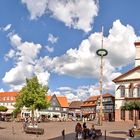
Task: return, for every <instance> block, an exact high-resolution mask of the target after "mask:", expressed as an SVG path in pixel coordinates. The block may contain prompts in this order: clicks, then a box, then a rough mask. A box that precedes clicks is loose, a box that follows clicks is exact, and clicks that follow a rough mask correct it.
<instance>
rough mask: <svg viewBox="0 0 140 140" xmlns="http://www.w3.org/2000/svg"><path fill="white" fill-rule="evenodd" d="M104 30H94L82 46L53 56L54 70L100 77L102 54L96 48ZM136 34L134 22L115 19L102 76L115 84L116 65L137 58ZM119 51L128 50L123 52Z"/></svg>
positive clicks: (106, 82) (74, 74)
mask: <svg viewBox="0 0 140 140" xmlns="http://www.w3.org/2000/svg"><path fill="white" fill-rule="evenodd" d="M101 35H102V34H101V33H93V34H91V35H90V36H89V37H88V38H87V39H85V40H83V41H82V42H81V44H80V46H79V48H75V49H69V50H67V52H66V54H64V55H62V56H60V57H54V58H53V60H52V65H53V69H52V70H53V72H55V73H58V74H62V75H70V76H74V77H93V78H94V79H96V80H97V79H99V75H100V74H99V72H100V69H99V68H100V63H99V62H100V57H98V56H97V55H96V51H97V50H98V49H99V48H100V47H101V38H102V37H101ZM137 38H138V37H137V36H136V34H135V31H134V29H133V27H132V26H130V25H126V26H125V25H123V24H122V23H121V22H120V21H119V20H116V21H114V23H113V26H112V28H111V29H110V30H109V35H108V36H107V37H104V48H105V49H107V50H108V56H106V57H104V60H103V67H104V70H103V73H104V77H103V80H104V82H105V84H106V85H107V84H108V83H109V85H108V86H112V87H113V83H112V82H111V80H112V79H113V78H115V76H118V75H119V74H120V73H119V72H117V71H116V67H124V66H126V65H128V64H130V63H132V62H134V56H135V46H134V42H135V40H137ZM120 52H125V55H124V53H120Z"/></svg>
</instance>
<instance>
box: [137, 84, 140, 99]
mask: <svg viewBox="0 0 140 140" xmlns="http://www.w3.org/2000/svg"><path fill="white" fill-rule="evenodd" d="M137 97H140V85H138V86H137Z"/></svg>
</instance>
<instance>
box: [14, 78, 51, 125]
mask: <svg viewBox="0 0 140 140" xmlns="http://www.w3.org/2000/svg"><path fill="white" fill-rule="evenodd" d="M47 91H48V87H46V86H43V85H41V84H39V82H38V79H37V77H36V76H35V77H32V78H31V79H26V85H25V86H24V87H23V88H22V89H21V91H20V92H19V94H18V96H17V98H16V103H15V112H16V111H19V110H21V109H22V108H23V107H24V106H25V107H27V108H28V109H29V110H30V111H31V117H32V119H31V120H32V123H33V121H34V111H35V110H36V109H38V110H41V109H46V108H47V107H48V106H49V103H48V102H47V101H46V98H45V94H47Z"/></svg>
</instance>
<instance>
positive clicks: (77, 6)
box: [22, 0, 98, 32]
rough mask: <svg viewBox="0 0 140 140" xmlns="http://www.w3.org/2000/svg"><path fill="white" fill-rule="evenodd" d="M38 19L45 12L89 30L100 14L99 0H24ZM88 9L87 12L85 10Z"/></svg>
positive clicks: (70, 24) (74, 26) (69, 23)
mask: <svg viewBox="0 0 140 140" xmlns="http://www.w3.org/2000/svg"><path fill="white" fill-rule="evenodd" d="M22 3H24V4H26V6H27V9H28V10H29V12H30V14H31V19H36V18H38V17H41V16H42V15H44V14H48V13H49V15H51V17H53V18H55V19H57V20H59V21H61V22H64V23H65V25H66V26H68V27H73V28H74V29H80V30H83V31H85V32H89V31H91V29H92V24H93V22H94V17H96V16H97V14H98V0H52V1H51V0H41V1H38V0H35V1H34V3H33V2H32V0H22ZM85 11H86V12H85Z"/></svg>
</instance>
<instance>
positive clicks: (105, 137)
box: [105, 130, 106, 140]
mask: <svg viewBox="0 0 140 140" xmlns="http://www.w3.org/2000/svg"><path fill="white" fill-rule="evenodd" d="M105 140H106V130H105Z"/></svg>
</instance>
